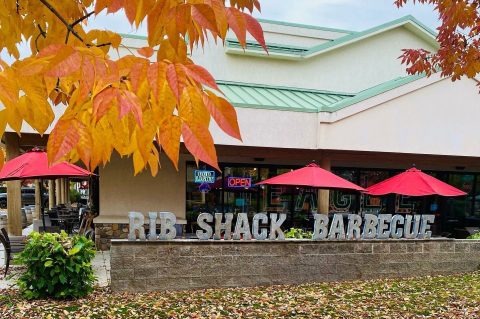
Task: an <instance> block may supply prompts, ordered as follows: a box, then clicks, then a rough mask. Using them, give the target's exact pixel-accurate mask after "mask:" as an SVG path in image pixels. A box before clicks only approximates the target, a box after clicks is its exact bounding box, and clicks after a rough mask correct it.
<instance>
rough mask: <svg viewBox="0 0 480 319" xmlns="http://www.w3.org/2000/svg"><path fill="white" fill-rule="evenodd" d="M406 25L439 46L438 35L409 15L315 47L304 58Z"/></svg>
mask: <svg viewBox="0 0 480 319" xmlns="http://www.w3.org/2000/svg"><path fill="white" fill-rule="evenodd" d="M406 25H411V26H412V27H414V30H410V31H412V32H414V33H415V34H417V35H420V36H421V35H423V37H424V38H425V39H426V40H427V41H428V40H430V41H429V42H431V44H432V45H436V46H438V43H437V41H436V34H435V33H434V32H433V31H432V30H431V29H429V28H427V27H426V26H425V25H424V24H422V23H420V22H419V21H418V20H417V19H415V18H414V17H413V16H411V15H407V16H404V17H402V18H400V19H396V20H393V21H390V22H387V23H384V24H381V25H378V26H376V27H373V28H370V29H367V30H364V31H362V32H358V33H354V34H350V35H346V36H344V37H341V38H338V39H335V40H333V41H330V42H327V43H323V44H320V45H317V46H314V47H312V48H310V49H309V50H308V51H307V52H305V53H304V57H305V58H309V57H312V56H316V55H319V54H322V53H326V52H329V51H332V50H334V49H338V48H341V47H343V46H346V45H349V44H352V43H355V42H358V41H361V40H364V39H366V38H370V37H372V36H375V35H377V34H380V33H383V32H386V31H390V30H393V29H396V28H398V27H402V26H406ZM415 30H416V31H418V33H417V32H415ZM422 33H423V34H422Z"/></svg>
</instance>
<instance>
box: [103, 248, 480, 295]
mask: <svg viewBox="0 0 480 319" xmlns="http://www.w3.org/2000/svg"><path fill="white" fill-rule="evenodd" d="M479 265H480V241H475V240H450V239H442V240H386V241H380V240H371V241H321V242H314V241H308V240H286V241H253V240H252V241H198V240H174V241H145V242H140V241H136V242H129V241H126V240H112V247H111V268H112V269H111V279H112V289H113V290H114V291H134V292H141V291H149V290H182V289H200V288H215V287H247V286H258V285H283V284H301V283H310V282H328V281H345V280H357V279H375V278H390V277H410V276H423V275H437V274H452V273H461V272H469V271H474V270H477V269H478V267H479Z"/></svg>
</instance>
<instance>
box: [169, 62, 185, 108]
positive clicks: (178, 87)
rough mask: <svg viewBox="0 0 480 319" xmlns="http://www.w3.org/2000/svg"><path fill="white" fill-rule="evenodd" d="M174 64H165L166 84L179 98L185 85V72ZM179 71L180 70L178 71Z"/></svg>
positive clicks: (178, 98)
mask: <svg viewBox="0 0 480 319" xmlns="http://www.w3.org/2000/svg"><path fill="white" fill-rule="evenodd" d="M180 70H181V69H180V68H177V67H176V65H175V64H169V65H168V66H167V81H168V85H169V86H170V88H171V89H172V92H173V95H175V97H176V98H177V101H179V100H180V95H181V94H182V91H183V88H184V87H185V73H184V72H181V71H180ZM179 71H180V72H179Z"/></svg>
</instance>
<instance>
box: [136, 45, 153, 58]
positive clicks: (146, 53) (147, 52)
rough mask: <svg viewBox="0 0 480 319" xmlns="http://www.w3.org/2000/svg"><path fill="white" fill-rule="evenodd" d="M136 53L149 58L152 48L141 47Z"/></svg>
mask: <svg viewBox="0 0 480 319" xmlns="http://www.w3.org/2000/svg"><path fill="white" fill-rule="evenodd" d="M137 52H138V54H140V55H141V56H144V57H146V58H150V57H151V56H152V54H153V49H152V48H151V47H143V48H140V49H138V50H137Z"/></svg>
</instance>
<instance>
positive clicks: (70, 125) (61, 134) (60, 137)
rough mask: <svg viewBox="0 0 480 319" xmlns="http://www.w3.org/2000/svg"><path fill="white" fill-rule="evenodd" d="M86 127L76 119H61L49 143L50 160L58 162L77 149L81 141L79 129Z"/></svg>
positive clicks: (51, 134)
mask: <svg viewBox="0 0 480 319" xmlns="http://www.w3.org/2000/svg"><path fill="white" fill-rule="evenodd" d="M82 127H83V128H84V127H85V126H84V125H83V123H81V122H80V121H78V120H77V119H75V118H72V119H60V120H59V121H58V122H57V124H56V125H55V127H54V128H53V130H52V132H51V133H50V136H49V138H48V143H47V153H48V160H49V162H50V163H55V162H58V161H59V160H60V159H61V158H62V157H64V156H65V155H66V154H68V153H69V152H70V151H71V150H72V149H74V148H75V146H76V145H77V143H78V141H79V140H80V134H79V129H82Z"/></svg>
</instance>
